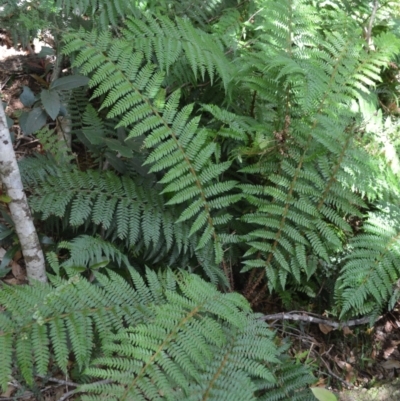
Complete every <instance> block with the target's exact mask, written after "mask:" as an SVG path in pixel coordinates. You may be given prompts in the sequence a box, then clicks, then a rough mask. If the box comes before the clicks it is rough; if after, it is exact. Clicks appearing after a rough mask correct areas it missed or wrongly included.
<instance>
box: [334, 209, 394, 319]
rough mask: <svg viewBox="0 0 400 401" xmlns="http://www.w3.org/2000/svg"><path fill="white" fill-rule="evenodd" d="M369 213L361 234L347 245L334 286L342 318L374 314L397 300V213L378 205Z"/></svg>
mask: <svg viewBox="0 0 400 401" xmlns="http://www.w3.org/2000/svg"><path fill="white" fill-rule="evenodd" d="M379 208H380V212H376V213H370V214H369V216H368V220H367V221H366V222H365V223H364V227H363V230H364V233H363V234H360V235H358V236H356V237H354V239H353V240H352V241H351V242H350V244H349V250H348V256H347V257H346V259H345V264H344V266H343V268H342V271H341V275H340V279H339V280H338V282H337V283H336V288H335V293H336V298H337V305H338V308H339V309H340V313H341V316H347V315H349V314H351V315H357V314H363V315H365V314H371V313H374V314H375V315H376V314H377V313H379V312H380V310H381V309H382V308H383V307H384V306H386V305H388V304H390V305H389V307H393V305H394V303H395V302H396V301H397V298H398V290H397V287H396V282H397V280H398V279H399V277H400V269H399V266H400V254H399V251H400V248H399V246H400V242H399V238H400V232H399V230H398V226H399V218H400V214H399V213H400V211H399V210H398V208H397V207H395V206H393V205H385V204H383V205H380V207H379Z"/></svg>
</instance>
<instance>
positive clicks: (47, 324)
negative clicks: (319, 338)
mask: <svg viewBox="0 0 400 401" xmlns="http://www.w3.org/2000/svg"><path fill="white" fill-rule="evenodd" d="M130 276H131V280H132V283H133V286H132V287H131V286H130V285H129V284H128V283H127V282H126V281H124V279H122V278H121V276H119V275H117V274H116V273H113V272H108V275H102V274H96V278H97V285H94V284H91V283H89V282H88V281H86V280H85V279H83V278H82V277H80V276H72V277H71V278H70V279H69V280H67V281H65V280H61V279H59V278H56V277H54V278H53V279H52V281H53V285H49V284H36V285H35V286H32V287H28V286H19V287H18V286H17V287H15V286H4V287H3V288H2V291H0V304H1V305H3V307H5V311H4V312H2V313H1V314H0V328H1V334H0V342H1V347H0V349H1V350H2V351H1V352H2V353H3V355H2V356H3V360H2V362H3V363H2V366H1V368H0V379H1V382H2V385H3V386H6V385H7V381H8V375H9V374H10V373H11V368H12V349H13V347H15V348H16V359H17V363H18V366H19V368H20V370H21V373H22V374H23V376H24V377H25V379H26V380H27V381H28V382H30V383H32V381H33V369H34V368H35V369H36V370H37V372H38V373H39V374H46V370H47V366H48V362H49V358H50V352H49V345H50V344H51V345H52V347H53V349H54V354H55V360H56V362H57V365H58V366H59V367H60V368H61V369H62V370H64V371H66V369H67V361H68V355H69V353H70V352H73V353H74V355H75V357H76V360H77V363H78V365H79V366H80V368H81V369H83V368H85V370H84V372H85V374H86V375H89V376H92V377H107V379H109V380H111V381H112V383H110V384H92V385H91V384H89V385H83V386H81V388H80V389H78V391H81V392H84V393H89V394H90V393H92V394H99V396H95V395H86V396H83V399H88V400H89V399H92V400H95V399H104V397H105V396H107V398H109V399H115V400H117V399H118V400H119V401H122V400H128V399H135V400H139V399H143V400H144V399H146V398H147V399H159V397H160V394H161V396H162V398H165V399H171V400H172V399H193V400H195V399H209V400H224V399H226V400H230V399H232V397H238V396H240V399H243V400H247V399H248V400H252V399H257V397H256V396H257V391H260V390H261V389H262V388H266V387H265V386H267V387H268V388H271V386H272V387H273V386H274V384H275V385H276V386H278V383H277V381H276V378H275V377H274V371H273V369H274V368H272V369H270V368H269V366H272V367H274V366H279V365H280V364H281V362H280V360H279V358H280V353H281V352H282V351H281V350H280V349H278V348H277V347H276V346H275V345H274V342H273V333H272V332H271V331H270V330H269V329H268V327H267V326H266V325H265V323H264V322H262V321H261V320H259V319H258V316H257V315H254V314H251V313H250V309H249V306H248V304H247V302H246V301H245V300H244V298H242V297H241V296H240V295H238V294H233V293H231V294H221V293H219V292H218V291H217V290H216V289H215V288H214V287H213V286H212V285H211V284H209V283H206V282H205V281H203V280H201V279H200V278H199V277H198V276H195V275H189V274H187V273H184V272H181V273H177V274H174V273H172V272H171V271H170V270H167V271H166V272H165V273H160V274H159V275H158V276H157V275H156V274H155V273H154V272H151V271H150V270H148V271H147V274H146V281H145V280H144V279H143V278H142V277H141V276H140V275H139V274H138V273H137V272H135V271H134V270H133V269H130ZM17 316H18V319H16V317H17ZM125 325H129V326H131V327H130V328H128V329H126V328H124V326H125ZM95 335H98V336H99V338H100V348H101V349H100V350H98V351H97V353H98V352H103V353H104V355H103V356H100V357H97V358H96V359H94V360H93V361H92V363H91V367H89V368H86V367H87V365H88V364H89V361H90V359H91V355H92V353H93V348H94V344H95ZM32 350H33V352H32ZM278 369H280V367H279V368H278ZM297 370H298V373H300V376H301V377H297V379H296V384H295V385H294V386H292V389H288V392H287V395H289V394H291V393H292V391H295V393H296V391H297V390H298V389H299V388H300V387H302V386H304V385H305V384H307V383H309V382H310V381H311V376H309V374H308V373H307V372H305V371H304V370H302V368H301V367H298V368H297ZM295 375H296V374H295ZM283 377H284V376H282V377H281V380H282V379H283ZM283 380H284V381H285V380H286V379H283ZM262 383H264V384H262ZM281 384H283V383H279V385H281ZM295 393H293V394H295ZM266 396H267V395H264V398H262V399H265V400H270V399H276V400H280V399H287V400H289V399H290V398H282V397H277V396H275V397H274V398H269V397H268V398H265V397H266ZM300 399H301V400H308V399H310V395H309V393H307V392H305V393H303V394H302V396H301V397H299V400H300Z"/></svg>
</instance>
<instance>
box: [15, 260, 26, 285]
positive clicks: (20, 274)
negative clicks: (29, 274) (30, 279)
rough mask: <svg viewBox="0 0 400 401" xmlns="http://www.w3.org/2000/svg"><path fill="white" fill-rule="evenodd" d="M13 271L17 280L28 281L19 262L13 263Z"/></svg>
mask: <svg viewBox="0 0 400 401" xmlns="http://www.w3.org/2000/svg"><path fill="white" fill-rule="evenodd" d="M11 271H12V274H13V275H14V277H15V278H16V279H18V280H25V279H26V274H25V270H24V269H23V268H22V267H21V266H20V265H19V264H18V263H17V262H14V261H12V262H11Z"/></svg>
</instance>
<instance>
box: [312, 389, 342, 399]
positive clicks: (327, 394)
mask: <svg viewBox="0 0 400 401" xmlns="http://www.w3.org/2000/svg"><path fill="white" fill-rule="evenodd" d="M311 391H312V392H313V394H314V396H315V398H316V399H317V400H318V401H337V398H336V396H335V394H333V393H332V392H331V391H329V390H327V389H325V388H321V387H311Z"/></svg>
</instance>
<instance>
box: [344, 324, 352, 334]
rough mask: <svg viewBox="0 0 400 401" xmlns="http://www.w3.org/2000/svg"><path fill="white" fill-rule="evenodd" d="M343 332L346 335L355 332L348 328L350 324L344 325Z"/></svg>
mask: <svg viewBox="0 0 400 401" xmlns="http://www.w3.org/2000/svg"><path fill="white" fill-rule="evenodd" d="M343 334H344V335H345V336H349V335H351V334H353V330H350V329H349V328H348V326H344V327H343Z"/></svg>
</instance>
